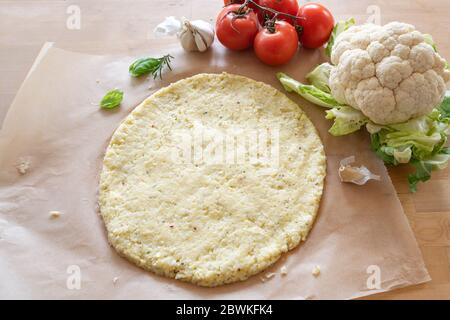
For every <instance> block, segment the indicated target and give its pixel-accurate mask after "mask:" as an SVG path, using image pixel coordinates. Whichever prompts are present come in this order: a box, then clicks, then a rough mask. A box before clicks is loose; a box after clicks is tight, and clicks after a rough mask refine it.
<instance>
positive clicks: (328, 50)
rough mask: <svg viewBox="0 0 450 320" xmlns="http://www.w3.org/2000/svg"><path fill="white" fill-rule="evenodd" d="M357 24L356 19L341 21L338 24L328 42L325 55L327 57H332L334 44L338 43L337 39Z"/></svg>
mask: <svg viewBox="0 0 450 320" xmlns="http://www.w3.org/2000/svg"><path fill="white" fill-rule="evenodd" d="M355 23H356V21H355V19H353V18H350V19H348V20H346V21H339V22H338V23H336V25H335V26H334V28H333V31H332V32H331V36H330V39H329V40H328V44H327V47H326V48H325V53H326V55H327V56H329V57H330V56H331V51H332V50H333V45H334V42H335V41H336V38H337V37H338V36H339V35H340V34H341V33H342V32H344V31H346V30H347V29H348V28H350V27H351V26H353V25H354V24H355Z"/></svg>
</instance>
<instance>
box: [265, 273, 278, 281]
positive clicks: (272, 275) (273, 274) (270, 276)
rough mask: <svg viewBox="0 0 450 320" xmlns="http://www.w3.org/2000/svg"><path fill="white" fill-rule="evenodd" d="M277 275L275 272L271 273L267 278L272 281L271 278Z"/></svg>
mask: <svg viewBox="0 0 450 320" xmlns="http://www.w3.org/2000/svg"><path fill="white" fill-rule="evenodd" d="M275 275H276V274H275V273H274V272H269V273H267V274H266V278H267V279H270V278H273V277H275Z"/></svg>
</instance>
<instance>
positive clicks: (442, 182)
mask: <svg viewBox="0 0 450 320" xmlns="http://www.w3.org/2000/svg"><path fill="white" fill-rule="evenodd" d="M300 2H301V3H303V2H305V1H300ZM319 2H321V3H323V4H325V5H327V6H328V7H329V8H330V9H331V11H332V12H333V13H334V15H335V17H336V19H341V18H346V17H350V16H353V17H355V18H356V19H357V21H358V22H359V23H362V22H365V21H367V20H368V19H373V18H374V17H376V13H377V12H379V13H380V15H379V17H380V20H379V21H381V23H382V24H384V23H387V22H389V21H393V20H398V21H403V22H408V23H412V24H415V25H416V27H417V28H418V29H419V30H421V31H423V32H425V33H430V34H432V35H433V37H434V40H435V42H436V43H437V44H438V47H439V51H440V53H441V54H442V55H443V56H444V57H445V58H447V59H448V60H450V42H448V30H449V29H450V28H449V26H450V25H449V22H448V21H449V16H450V1H449V0H395V1H391V0H346V1H319ZM221 5H222V0H78V1H76V0H73V1H64V0H47V1H43V0H31V1H30V0H29V1H24V0H12V1H11V0H0V75H1V76H0V122H1V121H2V119H3V117H4V114H5V113H6V111H7V109H8V107H9V105H10V104H11V101H12V100H13V98H14V96H15V94H16V93H17V90H18V89H19V86H20V85H21V83H22V81H23V80H24V78H25V76H26V74H27V72H28V70H29V68H30V67H31V65H32V63H33V61H34V59H35V57H36V55H37V54H38V52H39V50H40V48H41V47H42V45H43V43H44V42H46V41H55V42H56V43H58V44H62V45H64V46H65V47H67V46H69V47H70V46H71V45H73V46H75V45H76V46H79V45H83V46H90V47H96V46H97V47H98V46H100V45H101V42H105V41H109V42H119V41H124V40H126V41H130V40H133V41H134V40H136V41H141V40H145V39H149V37H152V30H153V28H154V27H155V26H156V24H158V23H159V22H161V21H162V20H163V19H164V18H165V17H166V16H169V15H173V16H176V17H181V16H185V17H187V18H193V19H204V20H209V21H213V19H214V18H215V16H216V14H217V12H218V11H219V10H220V8H221ZM78 9H79V10H80V18H81V19H80V21H81V24H80V29H70V28H68V27H67V23H68V19H69V25H70V22H71V21H72V20H70V18H71V16H72V15H73V14H74V13H76V11H77V10H78ZM374 14H375V15H374ZM372 21H374V20H372ZM375 21H376V20H375ZM119 45H120V43H119ZM389 171H390V174H391V177H392V180H393V183H394V185H395V187H396V189H397V192H398V196H399V198H400V200H401V202H402V204H403V208H404V211H405V214H406V215H407V217H408V219H409V222H410V224H411V227H412V229H413V230H414V233H415V235H416V238H417V241H418V243H419V245H420V248H421V250H422V253H423V256H424V259H425V263H426V265H427V267H428V270H429V272H430V274H431V277H432V279H433V280H432V281H431V282H429V283H426V284H422V285H418V286H414V287H408V288H403V289H398V290H395V291H392V292H389V293H384V294H378V295H375V296H372V297H370V298H371V299H373V298H375V299H376V298H378V299H450V167H449V168H447V169H446V170H443V171H441V172H438V173H434V174H433V177H432V179H431V180H430V181H429V182H427V183H426V184H423V185H422V184H421V185H420V188H419V191H418V192H417V193H416V194H411V193H409V191H408V186H407V183H406V177H407V174H408V172H409V171H410V169H408V168H406V167H403V168H400V167H398V168H394V169H390V170H389Z"/></svg>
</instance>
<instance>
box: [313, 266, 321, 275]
mask: <svg viewBox="0 0 450 320" xmlns="http://www.w3.org/2000/svg"><path fill="white" fill-rule="evenodd" d="M311 274H312V275H313V276H314V277H318V276H319V275H320V266H314V268H313V269H312V271H311Z"/></svg>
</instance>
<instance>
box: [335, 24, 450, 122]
mask: <svg viewBox="0 0 450 320" xmlns="http://www.w3.org/2000/svg"><path fill="white" fill-rule="evenodd" d="M331 62H332V63H333V65H334V68H333V69H332V70H331V72H330V80H329V85H330V89H331V93H332V95H333V96H334V98H335V99H336V100H337V101H338V102H339V103H341V104H346V105H349V106H351V107H353V108H355V109H358V110H360V111H361V112H362V113H363V114H364V115H366V116H367V117H368V118H369V119H370V120H372V121H373V122H375V123H378V124H383V125H386V124H393V123H400V122H404V121H408V120H409V119H412V118H416V117H419V116H423V115H426V114H428V113H430V112H431V111H432V110H433V108H435V107H436V106H438V105H439V104H440V103H441V102H442V100H443V99H444V95H445V91H446V85H445V83H446V82H447V81H449V80H450V71H449V70H448V68H447V63H446V61H445V60H444V59H443V58H442V57H441V56H440V55H439V54H438V53H437V52H436V51H435V49H434V47H433V45H432V44H430V43H429V41H427V36H426V35H424V34H422V33H420V32H419V31H417V30H416V29H415V27H414V26H412V25H410V24H406V23H400V22H392V23H389V24H386V25H384V26H378V25H373V24H365V25H359V26H353V27H350V28H349V29H348V30H347V31H344V32H342V33H341V34H340V35H339V36H338V37H337V38H336V40H335V43H334V45H333V47H332V53H331Z"/></svg>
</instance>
